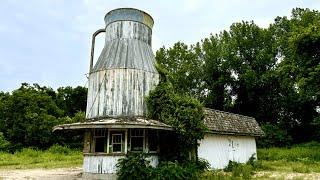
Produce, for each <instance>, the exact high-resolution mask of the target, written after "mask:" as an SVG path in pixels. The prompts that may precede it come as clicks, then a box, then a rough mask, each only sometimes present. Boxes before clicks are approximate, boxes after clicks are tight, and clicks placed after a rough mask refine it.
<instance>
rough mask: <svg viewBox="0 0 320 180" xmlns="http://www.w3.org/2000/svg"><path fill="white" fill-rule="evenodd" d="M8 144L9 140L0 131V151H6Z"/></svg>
mask: <svg viewBox="0 0 320 180" xmlns="http://www.w3.org/2000/svg"><path fill="white" fill-rule="evenodd" d="M9 146H10V142H9V141H7V140H6V139H5V138H4V135H3V133H2V132H0V151H8V147H9Z"/></svg>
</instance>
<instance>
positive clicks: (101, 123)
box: [53, 118, 173, 131]
mask: <svg viewBox="0 0 320 180" xmlns="http://www.w3.org/2000/svg"><path fill="white" fill-rule="evenodd" d="M95 128H110V129H124V128H143V129H159V130H170V131H171V130H173V129H172V127H171V126H169V125H167V124H164V123H162V122H160V121H156V120H152V119H146V118H104V119H99V120H92V121H86V122H77V123H72V124H62V125H57V126H54V127H53V131H57V130H81V129H95Z"/></svg>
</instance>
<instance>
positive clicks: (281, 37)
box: [156, 8, 320, 146]
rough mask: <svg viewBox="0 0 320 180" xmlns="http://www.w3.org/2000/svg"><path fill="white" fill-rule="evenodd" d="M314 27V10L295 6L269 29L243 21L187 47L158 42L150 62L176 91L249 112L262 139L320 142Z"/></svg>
mask: <svg viewBox="0 0 320 180" xmlns="http://www.w3.org/2000/svg"><path fill="white" fill-rule="evenodd" d="M319 30H320V13H319V11H315V10H310V9H301V8H296V9H293V10H292V14H291V18H288V17H277V18H276V19H275V21H274V23H272V24H270V26H269V27H268V28H260V27H259V26H257V25H256V24H255V23H254V22H253V21H251V22H245V21H243V22H240V23H234V24H232V25H231V26H230V29H229V30H225V31H222V32H220V33H219V34H215V35H211V36H210V37H208V38H205V39H203V40H201V41H200V42H198V43H196V44H194V45H190V46H188V45H186V44H184V43H182V42H177V43H176V44H174V45H173V46H172V47H170V48H165V47H163V48H160V49H159V50H158V51H157V53H156V60H157V63H159V64H160V65H161V66H163V67H165V68H166V69H167V71H168V74H169V77H170V80H171V82H172V84H173V87H174V89H175V90H176V91H177V92H180V93H185V94H188V95H191V96H194V97H196V98H198V99H199V100H201V102H202V103H203V104H204V106H206V107H209V108H214V109H219V110H225V111H231V112H234V113H239V114H243V115H248V116H252V117H255V118H256V119H257V120H258V122H259V123H260V124H261V125H262V127H263V129H264V130H265V131H266V132H267V136H266V137H264V138H263V140H262V141H260V142H261V145H275V146H283V145H288V144H290V143H299V142H305V141H310V140H320V136H319V133H318V132H319V125H320V124H319V123H320V118H319V116H320V114H319V112H320V104H319V94H320V90H319V89H320V82H319V78H318V77H320V76H319V75H320V74H319V73H320V72H319V70H320V59H319V58H320V51H319V49H320V33H319V32H320V31H319ZM272 130H276V131H272Z"/></svg>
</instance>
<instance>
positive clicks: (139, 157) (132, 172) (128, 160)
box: [117, 153, 152, 180]
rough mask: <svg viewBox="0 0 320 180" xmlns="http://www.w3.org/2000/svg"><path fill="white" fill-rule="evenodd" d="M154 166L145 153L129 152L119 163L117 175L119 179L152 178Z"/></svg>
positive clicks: (136, 179)
mask: <svg viewBox="0 0 320 180" xmlns="http://www.w3.org/2000/svg"><path fill="white" fill-rule="evenodd" d="M151 173H152V167H151V166H150V162H149V161H148V160H146V155H145V154H143V153H133V154H127V155H126V157H125V158H122V159H119V161H118V163H117V175H118V179H119V180H122V179H124V180H131V179H132V180H144V179H146V180H147V179H150V178H151Z"/></svg>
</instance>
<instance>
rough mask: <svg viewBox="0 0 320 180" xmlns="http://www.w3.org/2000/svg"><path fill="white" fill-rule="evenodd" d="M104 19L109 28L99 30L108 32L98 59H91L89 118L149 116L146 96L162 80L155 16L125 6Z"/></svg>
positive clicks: (87, 115)
mask: <svg viewBox="0 0 320 180" xmlns="http://www.w3.org/2000/svg"><path fill="white" fill-rule="evenodd" d="M104 20H105V24H106V27H105V29H103V30H99V31H97V33H95V35H96V34H98V33H100V32H103V31H105V33H106V36H105V45H104V48H103V50H102V52H101V54H100V56H99V58H98V60H97V62H96V63H95V65H94V66H93V63H92V59H91V62H90V72H89V83H88V98H87V110H86V119H88V120H90V119H96V118H104V117H125V116H145V115H146V104H145V97H146V96H147V95H148V93H149V91H150V90H151V89H152V88H154V86H155V85H156V84H157V83H158V81H159V74H158V72H157V70H156V68H155V57H154V54H153V52H152V49H151V41H152V27H153V19H152V17H151V16H150V15H149V14H147V13H145V12H143V11H141V10H138V9H131V8H121V9H115V10H112V11H110V12H108V13H107V14H106V16H105V18H104ZM95 35H94V36H95ZM93 43H94V41H93ZM92 55H93V52H92Z"/></svg>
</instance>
